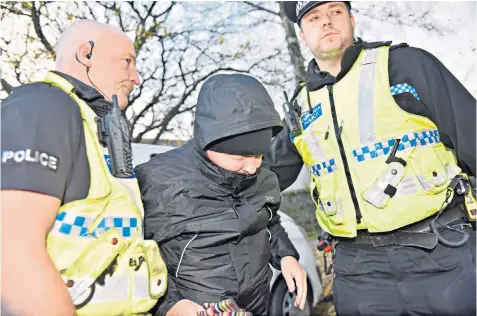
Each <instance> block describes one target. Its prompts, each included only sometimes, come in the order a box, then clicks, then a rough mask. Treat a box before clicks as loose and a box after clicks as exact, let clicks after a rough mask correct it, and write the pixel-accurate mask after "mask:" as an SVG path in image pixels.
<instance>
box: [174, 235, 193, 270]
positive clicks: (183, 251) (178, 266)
mask: <svg viewBox="0 0 477 316" xmlns="http://www.w3.org/2000/svg"><path fill="white" fill-rule="evenodd" d="M197 235H198V234H195V235H194V237H192V238H191V240H189V242H188V243H187V244H186V245H185V247H184V250H182V254H181V258H180V260H179V264H178V265H177V269H176V278H177V276H178V275H179V268H180V266H181V262H182V258H183V257H184V253H185V251H186V249H187V247H189V244H190V243H191V242H192V240H194V239H195V237H197Z"/></svg>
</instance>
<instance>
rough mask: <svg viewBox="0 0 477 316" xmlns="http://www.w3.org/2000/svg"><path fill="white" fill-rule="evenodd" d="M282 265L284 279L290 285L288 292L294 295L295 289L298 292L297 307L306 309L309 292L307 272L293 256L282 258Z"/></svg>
mask: <svg viewBox="0 0 477 316" xmlns="http://www.w3.org/2000/svg"><path fill="white" fill-rule="evenodd" d="M280 265H281V269H282V275H283V278H284V279H285V281H286V282H287V285H288V291H289V292H290V293H293V292H295V289H296V290H297V295H296V300H295V306H297V307H298V306H300V309H304V308H305V303H306V294H307V291H308V289H307V283H306V272H305V270H303V268H302V267H301V266H300V264H299V263H298V261H297V260H296V259H295V258H294V257H291V256H287V257H284V258H282V260H281V261H280ZM295 284H296V288H295Z"/></svg>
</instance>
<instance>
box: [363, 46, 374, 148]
mask: <svg viewBox="0 0 477 316" xmlns="http://www.w3.org/2000/svg"><path fill="white" fill-rule="evenodd" d="M377 55H378V50H377V49H366V50H365V51H364V56H363V60H362V62H361V71H360V74H359V99H358V115H359V118H358V121H359V137H360V141H361V144H367V143H370V142H374V141H376V134H375V133H374V110H373V108H374V73H375V72H376V57H377Z"/></svg>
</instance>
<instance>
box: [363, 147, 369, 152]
mask: <svg viewBox="0 0 477 316" xmlns="http://www.w3.org/2000/svg"><path fill="white" fill-rule="evenodd" d="M367 153H369V147H368V146H365V147H363V154H367Z"/></svg>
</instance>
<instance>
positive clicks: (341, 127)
mask: <svg viewBox="0 0 477 316" xmlns="http://www.w3.org/2000/svg"><path fill="white" fill-rule="evenodd" d="M341 132H343V120H341V123H340V136H341Z"/></svg>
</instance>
